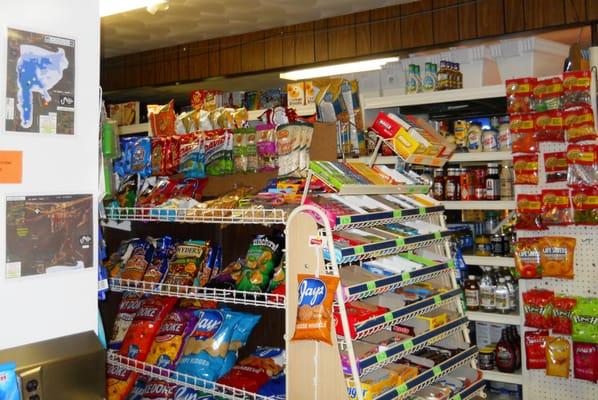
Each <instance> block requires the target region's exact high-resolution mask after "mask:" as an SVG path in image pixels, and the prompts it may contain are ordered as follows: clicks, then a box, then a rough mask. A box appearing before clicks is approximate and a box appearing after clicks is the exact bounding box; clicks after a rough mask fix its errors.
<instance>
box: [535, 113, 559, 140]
mask: <svg viewBox="0 0 598 400" xmlns="http://www.w3.org/2000/svg"><path fill="white" fill-rule="evenodd" d="M535 126H536V137H537V139H538V141H539V142H564V141H565V133H564V131H563V113H562V112H561V111H560V110H550V111H543V112H537V113H535Z"/></svg>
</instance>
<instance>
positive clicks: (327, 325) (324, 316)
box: [291, 274, 339, 344]
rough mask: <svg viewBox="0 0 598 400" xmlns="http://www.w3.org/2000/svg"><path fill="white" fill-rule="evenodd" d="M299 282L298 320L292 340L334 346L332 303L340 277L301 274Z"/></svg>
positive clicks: (298, 276) (298, 277)
mask: <svg viewBox="0 0 598 400" xmlns="http://www.w3.org/2000/svg"><path fill="white" fill-rule="evenodd" d="M297 280H298V283H299V285H298V289H297V290H298V292H299V293H298V302H297V319H296V323H295V333H294V334H293V338H292V339H291V340H317V341H320V342H324V343H328V344H332V340H331V339H330V334H331V330H332V302H333V301H334V294H335V292H336V288H337V286H338V283H339V279H338V277H334V276H329V275H320V276H315V275H308V274H299V275H297Z"/></svg>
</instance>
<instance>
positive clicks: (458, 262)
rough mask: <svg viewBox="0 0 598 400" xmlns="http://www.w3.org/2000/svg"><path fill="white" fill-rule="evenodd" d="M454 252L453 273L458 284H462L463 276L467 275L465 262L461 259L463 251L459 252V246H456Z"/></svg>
mask: <svg viewBox="0 0 598 400" xmlns="http://www.w3.org/2000/svg"><path fill="white" fill-rule="evenodd" d="M454 253H455V275H456V279H457V282H458V283H459V285H460V286H463V282H464V281H465V277H466V276H467V264H465V260H464V259H463V253H462V252H461V247H459V246H456V245H455V247H454Z"/></svg>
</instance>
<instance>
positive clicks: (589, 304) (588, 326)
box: [571, 297, 598, 344]
mask: <svg viewBox="0 0 598 400" xmlns="http://www.w3.org/2000/svg"><path fill="white" fill-rule="evenodd" d="M571 315H572V321H573V333H572V334H571V337H572V338H573V341H574V342H584V343H594V344H598V299H596V298H586V297H580V298H578V299H577V304H576V305H575V307H574V308H573V311H572V313H571Z"/></svg>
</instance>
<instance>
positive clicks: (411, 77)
mask: <svg viewBox="0 0 598 400" xmlns="http://www.w3.org/2000/svg"><path fill="white" fill-rule="evenodd" d="M415 67H416V65H415V64H409V72H408V73H407V86H406V88H405V91H406V93H407V94H414V93H417V92H418V91H419V82H418V80H417V77H416V75H415Z"/></svg>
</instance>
